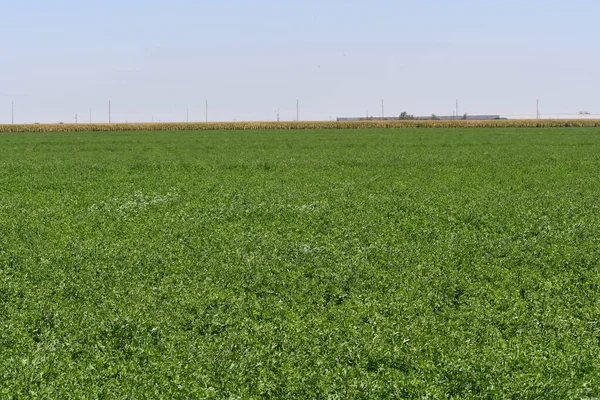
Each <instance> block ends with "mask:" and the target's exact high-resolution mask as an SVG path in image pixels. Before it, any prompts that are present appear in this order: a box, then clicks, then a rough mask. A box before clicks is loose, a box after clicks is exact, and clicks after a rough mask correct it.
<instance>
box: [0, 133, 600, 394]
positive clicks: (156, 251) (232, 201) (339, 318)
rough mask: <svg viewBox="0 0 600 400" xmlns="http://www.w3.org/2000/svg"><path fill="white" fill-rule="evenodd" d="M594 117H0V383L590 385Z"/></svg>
mask: <svg viewBox="0 0 600 400" xmlns="http://www.w3.org/2000/svg"><path fill="white" fill-rule="evenodd" d="M599 356H600V129H598V128H538V129H529V128H520V129H515V128H495V129H477V128H471V129H456V128H455V129H427V130H419V129H402V130H395V129H387V130H386V129H371V130H351V131H350V130H349V131H340V130H330V131H328V130H306V131H252V132H250V131H249V132H244V131H213V132H210V131H206V132H115V133H87V134H86V133H55V134H44V133H35V134H34V133H20V134H16V133H12V134H8V133H7V134H0V398H2V399H12V398H14V399H21V398H47V399H57V398H89V399H94V398H99V399H100V398H102V399H125V398H131V399H144V398H152V399H157V398H164V399H189V398H216V399H236V398H239V399H247V398H280V399H289V398H296V399H311V398H315V399H316V398H318V399H324V398H330V399H336V398H339V399H355V398H356V399H358V398H360V399H375V398H429V399H437V398H439V399H443V398H456V399H458V398H489V399H497V398H514V399H517V398H523V399H534V398H545V399H546V398H547V399H565V398H598V397H600V362H599V358H598V357H599Z"/></svg>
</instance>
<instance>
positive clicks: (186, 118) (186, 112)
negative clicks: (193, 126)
mask: <svg viewBox="0 0 600 400" xmlns="http://www.w3.org/2000/svg"><path fill="white" fill-rule="evenodd" d="M185 122H187V123H189V122H190V109H189V108H188V109H186V110H185Z"/></svg>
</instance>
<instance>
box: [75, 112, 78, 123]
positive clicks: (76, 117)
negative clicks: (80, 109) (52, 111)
mask: <svg viewBox="0 0 600 400" xmlns="http://www.w3.org/2000/svg"><path fill="white" fill-rule="evenodd" d="M78 123H79V121H77V114H75V124H78Z"/></svg>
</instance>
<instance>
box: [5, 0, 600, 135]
mask: <svg viewBox="0 0 600 400" xmlns="http://www.w3.org/2000/svg"><path fill="white" fill-rule="evenodd" d="M0 9H1V11H2V14H1V15H2V24H1V25H0V43H1V44H2V46H1V49H2V52H1V57H2V58H3V60H2V61H3V62H2V63H1V71H2V73H1V74H0V123H10V122H11V102H13V101H14V103H15V122H19V123H21V122H24V123H31V122H58V121H64V122H72V121H74V118H75V114H76V113H77V114H78V115H79V120H80V122H87V121H88V118H89V115H88V114H89V110H90V109H91V110H92V121H94V122H106V121H107V119H108V100H111V101H112V116H113V121H150V120H151V119H152V117H154V119H155V120H156V121H159V120H161V121H184V120H185V119H186V109H189V118H190V120H204V118H205V111H204V108H205V100H208V102H209V120H211V121H217V120H219V121H232V120H237V121H242V120H274V119H275V118H276V111H277V109H278V108H279V109H280V114H281V119H282V120H291V119H294V118H295V117H296V99H299V102H300V119H303V120H318V119H329V118H330V117H332V118H335V117H337V116H362V115H365V114H366V113H367V111H368V112H369V114H371V115H379V114H381V99H384V100H385V113H386V115H397V114H398V113H400V112H401V111H408V112H410V113H413V114H418V115H429V114H431V113H436V114H438V115H442V114H446V115H447V114H450V113H452V111H453V110H454V103H455V99H459V102H460V104H459V105H460V110H459V112H460V113H463V112H468V113H471V114H479V113H489V114H503V115H507V114H518V113H534V112H535V101H536V98H539V99H540V104H541V106H540V107H541V112H542V113H559V112H565V113H576V112H578V111H580V110H585V111H589V112H592V113H600V53H599V52H598V44H599V43H598V42H599V39H600V24H598V17H599V16H600V2H598V1H597V0H572V1H564V0H560V1H559V0H544V1H542V0H529V1H528V0H521V1H517V0H503V1H499V0H498V1H496V0H489V1H481V0H478V1H475V0H455V1H452V2H450V1H440V0H436V1H434V0H420V1H416V0H415V1H400V0H397V1H392V0H371V1H353V0H347V1H341V0H320V1H318V0H301V1H300V0H297V1H283V0H280V1H275V0H252V1H248V0H245V1H241V0H223V1H216V0H214V1H191V0H171V1H164V0H163V1H156V0H144V1H142V0H121V1H115V0H104V1H102V2H100V1H81V0H56V1H46V0H44V1H42V0H36V1H34V0H19V1H15V2H10V3H9V2H7V1H4V2H3V3H2V6H1V7H0Z"/></svg>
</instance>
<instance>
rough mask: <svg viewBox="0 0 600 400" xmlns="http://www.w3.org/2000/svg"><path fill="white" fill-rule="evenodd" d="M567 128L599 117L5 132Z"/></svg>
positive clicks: (27, 127) (25, 127) (41, 127)
mask: <svg viewBox="0 0 600 400" xmlns="http://www.w3.org/2000/svg"><path fill="white" fill-rule="evenodd" d="M562 127H564V128H567V127H600V120H493V121H463V120H460V121H414V120H403V121H340V122H338V121H301V122H295V121H294V122H209V123H198V122H190V123H183V122H174V123H114V124H106V123H104V124H14V125H13V124H11V125H0V133H6V132H115V131H212V130H291V129H368V128H562Z"/></svg>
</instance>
